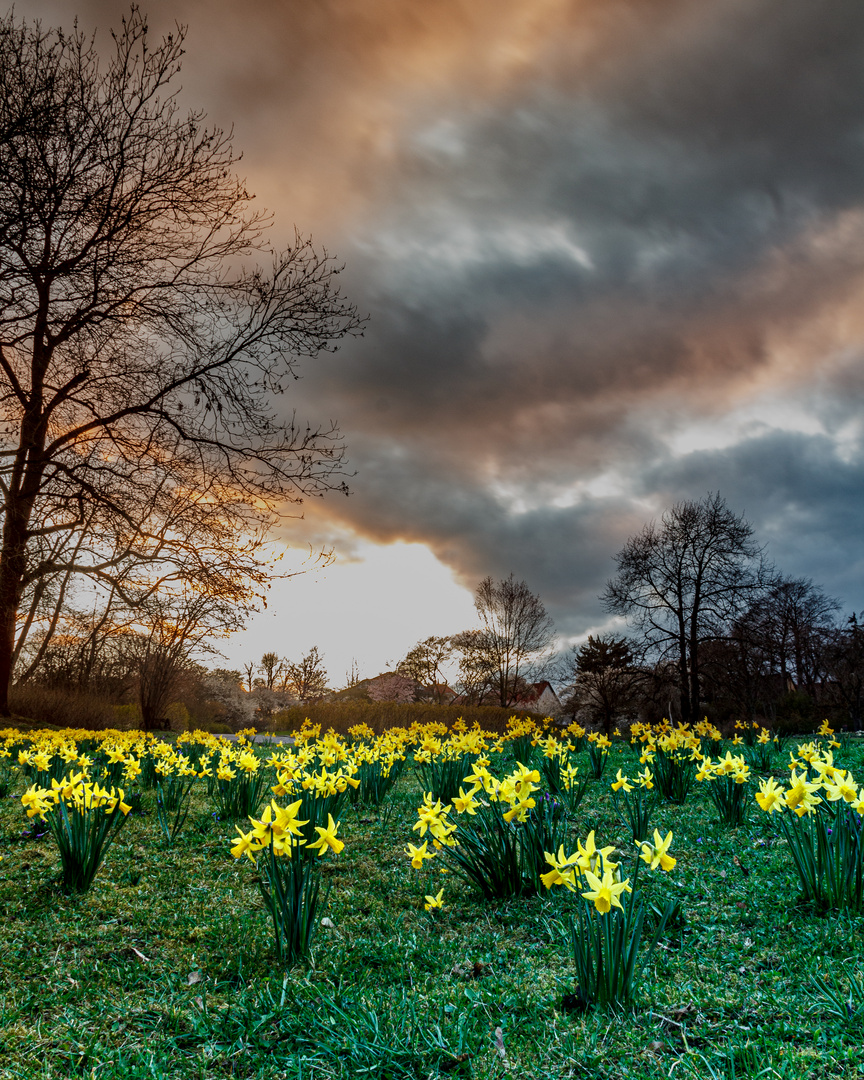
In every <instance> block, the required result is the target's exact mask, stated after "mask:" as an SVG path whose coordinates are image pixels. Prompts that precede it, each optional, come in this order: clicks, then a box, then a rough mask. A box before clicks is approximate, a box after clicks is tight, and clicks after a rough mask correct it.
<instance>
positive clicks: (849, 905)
mask: <svg viewBox="0 0 864 1080" xmlns="http://www.w3.org/2000/svg"><path fill="white" fill-rule="evenodd" d="M789 769H790V775H789V782H788V784H779V783H778V782H777V781H776V780H775V779H774V778H773V777H768V778H766V779H763V780H761V781H760V784H759V791H758V793H757V794H756V802H757V803H758V805H759V807H760V809H761V810H763V811H764V812H765V813H766V814H768V815H769V816H773V815H775V814H776V815H777V817H778V819H779V821H780V828H781V830H782V832H783V834H784V836H785V837H786V841H787V843H788V845H789V850H790V853H791V855H792V861H793V863H794V866H795V870H796V872H797V874H798V879H799V882H800V884H801V890H802V893H803V896H804V899H805V900H806V901H809V902H811V903H813V904H815V905H817V906H818V907H820V908H822V909H825V910H835V911H836V910H852V911H862V910H864V843H862V833H864V788H859V786H858V784H857V783H856V781H855V778H854V776H853V775H852V773H851V772H849V771H848V770H847V769H841V768H840V767H839V766H837V765H835V764H834V757H833V749H832V748H831V747H830V745H829V746H825V747H823V746H820V745H818V744H816V743H805V744H803V745H802V746H800V747H799V748H798V751H797V756H796V755H795V754H792V755H791V760H790V762H789Z"/></svg>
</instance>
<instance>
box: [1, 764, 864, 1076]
mask: <svg viewBox="0 0 864 1080" xmlns="http://www.w3.org/2000/svg"><path fill="white" fill-rule="evenodd" d="M724 749H725V747H724ZM636 757H637V754H635V753H634V751H633V750H631V749H630V748H629V747H627V746H626V745H624V744H615V746H614V747H613V750H612V751H611V754H610V761H609V763H608V766H607V772H606V775H605V777H604V779H603V780H601V781H592V782H591V786H590V787H589V790H588V793H587V795H586V796H585V798H584V800H583V802H582V803H581V805H580V807H579V809H578V811H577V812H576V814H575V818H574V820H573V821H572V823H571V825H570V828H571V834H572V837H573V841H574V843H575V839H576V838H577V837H582V838H584V837H585V836H586V834H587V833H588V831H589V830H591V829H595V830H596V835H597V842H598V844H600V843H604V844H614V845H616V846H617V847H618V848H619V850H621V851H625V850H628V851H629V850H632V841H631V840H630V838H629V834H628V833H627V831H626V829H625V828H623V827H622V824H621V822H620V821H619V819H618V817H617V815H616V813H615V809H614V806H613V803H612V800H611V797H610V786H609V782H610V780H611V779H613V778H614V775H615V771H616V769H617V768H618V767H619V766H621V765H623V766H624V768H625V771H627V769H628V768H632V767H633V766H634V764H635V761H636ZM862 759H864V748H862V747H860V746H859V745H858V744H856V743H850V742H844V743H843V745H842V746H841V747H840V748H839V749H837V750H835V762H836V763H837V764H840V765H842V766H844V767H847V768H850V769H851V770H852V771H853V772H855V773H857V774H858V775H861V773H862ZM409 760H410V755H409ZM577 760H580V758H579V757H578V756H577ZM581 760H584V755H583V758H582V759H581ZM776 774H777V776H778V777H784V778H785V777H786V776H788V770H787V769H786V768H785V763H784V760H783V759H782V758H779V759H778V760H777V763H776ZM24 787H25V782H24V780H23V778H20V777H19V778H18V780H17V782H16V786H15V787H13V789H12V793H11V794H10V795H9V797H7V798H6V799H4V800H3V802H2V805H0V844H2V847H0V853H2V855H3V861H2V862H0V913H2V918H0V976H2V985H0V1077H2V1078H11V1077H21V1078H24V1077H26V1078H30V1077H75V1076H82V1077H91V1076H92V1077H105V1078H109V1077H141V1078H144V1077H149V1078H152V1077H201V1078H205V1077H234V1076H236V1077H261V1078H270V1077H272V1078H277V1077H278V1078H280V1080H281V1078H290V1080H294V1078H296V1080H301V1078H304V1080H305V1078H309V1080H313V1078H321V1080H323V1078H330V1077H371V1078H403V1077H416V1078H425V1077H435V1076H450V1077H468V1076H473V1077H489V1078H492V1077H511V1076H512V1077H536V1078H553V1077H554V1078H558V1077H583V1076H584V1077H609V1078H613V1077H614V1078H618V1077H633V1078H636V1077H639V1078H643V1077H644V1078H649V1077H651V1078H654V1077H657V1078H660V1077H663V1078H665V1077H669V1076H673V1077H679V1078H688V1077H699V1078H703V1077H704V1078H711V1077H723V1078H726V1080H732V1078H743V1077H748V1078H756V1077H782V1078H785V1080H793V1078H794V1080H798V1078H801V1080H803V1078H817V1077H824V1078H829V1077H830V1078H837V1080H841V1078H843V1080H851V1078H853V1077H862V1076H864V1046H862V1036H861V1026H860V1023H861V1019H862V1016H864V1007H862V1006H864V985H862V984H864V961H862V956H864V917H862V916H860V915H849V914H839V915H838V914H828V915H822V914H820V913H818V912H816V911H814V910H811V909H809V908H808V907H807V906H805V905H803V904H801V903H800V902H799V901H798V884H797V878H796V876H795V873H794V869H793V866H792V863H791V860H790V858H789V853H788V851H787V849H786V841H785V840H784V839H783V837H782V834H781V833H780V832H779V830H778V829H777V827H776V821H775V820H774V818H773V817H769V816H768V815H767V814H764V813H762V812H761V811H760V810H759V809H758V808H757V807H756V806H755V804H754V806H753V808H752V809H751V811H750V813H749V817H748V820H747V822H746V823H745V824H744V825H742V826H740V827H738V828H728V827H721V826H720V825H719V824H718V823H717V821H716V812H715V810H714V808H713V805H712V804H711V803H710V802H709V800H708V798H707V794H706V792H705V790H704V786H703V785H699V784H696V785H695V786H694V789H693V791H692V793H691V795H690V796H689V798H688V800H687V801H686V803H685V804H684V805H683V806H673V805H664V806H661V807H659V809H658V810H657V811H656V812H655V815H654V819H653V821H652V827H653V825H655V824H656V825H657V826H658V827H659V828H660V830H661V832H662V833H664V834H665V833H666V832H667V831H668V830H670V829H671V830H672V831H673V833H674V843H673V847H672V853H673V854H674V855H675V857H676V858H677V860H678V862H677V866H676V867H675V869H674V871H672V872H671V873H669V874H664V875H662V876H659V875H658V876H656V877H654V876H650V877H649V876H646V877H645V879H644V886H645V890H646V895H647V896H648V898H649V899H651V897H652V892H653V893H655V894H656V898H657V900H658V901H659V900H660V898H661V897H662V898H663V899H666V898H669V897H675V898H678V899H680V901H681V906H682V911H683V920H682V921H679V922H678V923H677V924H676V925H674V926H673V927H672V928H671V929H670V930H669V931H668V932H667V933H666V934H665V936H664V937H663V939H662V940H661V942H660V945H659V947H658V948H657V950H656V952H655V953H654V956H653V958H652V961H651V963H650V964H649V966H648V967H647V969H646V972H645V977H644V980H643V983H642V988H641V992H640V995H639V998H638V1005H637V1006H636V1007H635V1008H634V1009H632V1010H629V1011H625V1012H612V1013H604V1012H601V1011H598V1010H594V1009H589V1010H588V1011H582V1009H581V1008H580V1003H579V999H578V994H577V987H576V985H575V982H574V974H573V967H572V963H571V961H570V959H569V955H568V948H567V942H566V939H565V936H564V927H565V926H566V923H567V920H568V912H569V911H571V910H572V909H573V905H574V902H575V899H576V898H575V897H574V896H572V895H571V894H570V893H568V892H566V890H550V891H549V892H546V893H544V894H543V895H537V896H533V897H529V898H527V899H526V898H519V899H514V900H509V901H484V900H483V899H481V898H480V897H479V896H478V895H477V894H475V893H472V891H471V890H470V889H469V888H468V887H467V886H465V885H464V884H462V883H460V881H459V880H458V879H457V878H456V877H455V875H454V874H453V873H447V874H442V873H441V871H440V865H439V864H440V860H433V861H432V862H431V864H426V868H424V870H423V871H422V872H421V871H414V870H412V869H411V866H410V863H409V860H408V859H407V858H406V856H405V854H404V849H405V847H406V844H407V843H408V842H410V841H412V840H416V837H417V834H416V833H412V825H413V823H414V822H415V820H416V809H417V806H418V805H419V802H420V799H421V797H422V793H421V789H420V786H419V784H418V782H417V779H416V777H415V775H414V772H413V770H412V768H411V766H410V764H409V765H408V766H407V767H406V769H405V772H404V774H403V776H402V778H401V780H400V781H399V784H398V786H397V788H396V789H395V790H394V791H393V792H392V793H391V794H390V795H389V796H388V798H387V800H386V801H385V803H384V804H383V806H382V807H381V809H380V810H369V809H365V808H363V807H359V808H358V809H354V808H349V809H347V810H346V811H345V812H343V815H342V821H341V825H340V830H339V835H340V837H342V838H343V839H344V841H345V848H344V850H343V851H342V852H341V854H340V855H338V856H332V857H329V858H327V859H326V860H324V861H322V868H323V870H324V874H325V879H326V883H327V885H328V886H329V887H330V893H329V898H328V900H327V904H326V907H325V909H323V911H322V912H320V914H321V915H323V916H324V917H325V925H323V926H321V927H320V929H319V931H318V934H317V937H316V939H315V945H314V949H313V955H312V958H311V961H310V962H309V963H308V964H305V965H300V966H297V967H295V968H293V969H292V970H290V971H288V972H287V973H286V972H283V971H282V970H280V968H279V964H278V962H277V960H276V957H275V953H274V946H273V938H272V930H271V927H270V925H269V923H268V920H267V916H266V913H265V911H264V908H263V906H262V903H261V899H260V894H259V891H258V887H257V885H256V882H255V876H256V870H255V867H254V866H253V865H252V864H251V863H250V862H249V861H248V860H245V859H243V860H239V861H238V860H235V859H234V858H232V856H231V854H230V845H231V842H232V841H233V840H234V839H235V837H236V834H235V832H234V829H233V826H230V825H228V824H226V823H224V822H220V821H218V820H214V816H213V806H212V805H211V803H210V802H209V801H208V799H207V795H206V791H205V790H204V788H203V786H201V787H200V788H197V787H196V789H195V791H194V793H193V807H192V810H191V813H190V815H189V818H188V820H187V822H186V825H185V827H184V829H183V831H182V833H181V834H180V836H179V838H178V839H177V840H176V841H175V843H174V845H173V846H172V847H170V848H167V849H166V847H165V846H164V844H163V843H162V842H161V838H160V834H159V831H158V828H157V823H156V815H155V795H154V793H153V792H152V791H144V792H143V794H142V798H141V803H140V811H139V812H134V811H133V814H132V815H130V818H129V820H128V821H127V822H126V825H125V827H124V828H123V829H122V830H121V831H120V833H119V834H118V839H117V841H116V843H115V844H114V846H113V847H112V848H111V849H110V851H109V852H108V854H107V856H106V858H105V862H104V864H103V865H102V867H101V869H100V870H99V873H98V875H97V877H96V879H95V883H94V885H93V886H92V888H91V890H90V891H89V892H87V893H85V894H83V895H81V896H77V895H66V894H65V893H64V892H63V891H61V889H60V887H59V883H58V873H59V860H58V857H57V851H56V847H55V845H54V842H53V840H52V837H51V835H50V833H49V834H45V835H41V836H40V835H39V834H40V833H41V832H42V829H43V827H42V826H39V824H38V818H34V819H33V820H28V819H27V818H26V817H25V816H24V814H23V809H22V806H21V802H20V795H21V793H22V791H23V790H24ZM628 858H629V856H628ZM429 866H431V869H428V867H429ZM442 887H443V888H444V903H445V906H444V908H443V909H441V910H440V911H435V912H428V913H427V912H426V911H424V909H423V908H424V899H423V898H424V895H425V894H429V893H436V892H437V891H438V889H440V888H442ZM820 976H822V977H823V978H826V979H827V980H828V983H829V985H830V983H831V980H832V979H834V980H836V985H837V988H838V992H837V993H835V995H834V997H835V999H836V1000H833V1001H832V996H831V995H830V994H829V993H828V992H826V990H825V983H821V984H820V983H818V982H817V979H818V978H819V977H820ZM856 977H857V980H858V982H857V983H856V982H855V979H856Z"/></svg>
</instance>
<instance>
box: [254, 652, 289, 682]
mask: <svg viewBox="0 0 864 1080" xmlns="http://www.w3.org/2000/svg"><path fill="white" fill-rule="evenodd" d="M284 668H285V661H284V660H280V659H279V655H278V654H277V653H275V652H265V653H264V655H263V656H262V657H261V663H260V664H259V665H258V670H259V671H260V672H261V674H262V675H263V676H264V678H263V679H262V680H261V681H262V683H263V685H264V687H265V688H266V689H267V690H275V689H276V682H277V681H278V679H279V676H280V675H281V674H282V672H283V670H284Z"/></svg>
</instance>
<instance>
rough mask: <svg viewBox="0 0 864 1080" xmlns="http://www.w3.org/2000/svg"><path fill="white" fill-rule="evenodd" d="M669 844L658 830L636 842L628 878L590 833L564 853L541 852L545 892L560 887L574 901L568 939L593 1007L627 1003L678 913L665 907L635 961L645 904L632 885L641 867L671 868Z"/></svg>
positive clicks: (613, 853) (671, 906) (671, 905)
mask: <svg viewBox="0 0 864 1080" xmlns="http://www.w3.org/2000/svg"><path fill="white" fill-rule="evenodd" d="M671 844H672V833H671V832H669V833H667V834H666V836H665V837H662V836H661V835H660V832H659V830H657V829H655V830H654V838H653V842H652V841H649V840H637V841H636V842H635V847H636V855H635V858H634V865H633V869H632V871H631V873H630V874H629V876H627V877H625V876H624V873H623V871H622V869H621V865H620V863H619V862H618V861H617V859H616V858H615V856H616V854H617V853H616V851H615V849H614V848H613V847H612V846H611V845H607V846H606V847H601V848H598V847H597V843H596V840H595V838H594V833H593V831H592V832H591V833H589V834H588V836H587V837H586V839H585V842H584V843H583V842H582V841H581V840H580V841H579V842H578V843H577V845H576V850H575V851H574V852H572V853H571V854H569V855H568V854H566V852H565V849H564V847H563V845H562V846H560V847H559V849H558V853H557V854H553V853H552V852H548V851H547V852H546V853H545V859H546V862H547V864H548V865H549V867H550V869H549V870H548V871H547V872H546V873H545V874H544V875H543V877H542V881H543V884H544V885H545V886H546V888H547V889H552V888H554V887H555V886H560V885H563V886H564V888H565V889H567V890H568V891H569V892H571V893H575V894H577V895H578V897H579V902H578V903H577V904H576V910H575V914H574V915H572V916H571V917H570V920H569V927H568V933H567V940H568V943H569V945H570V949H571V952H572V955H573V962H574V964H575V967H576V974H577V978H578V985H579V988H580V990H581V992H582V994H583V995H584V996H585V998H586V999H587V1000H588V1002H590V1003H591V1004H592V1005H598V1006H600V1007H601V1008H616V1007H619V1006H622V1005H629V1004H630V1003H631V1002H632V1000H633V997H634V995H635V993H636V990H637V988H638V984H639V978H640V976H641V973H642V970H643V969H644V966H645V964H646V962H647V960H648V958H649V957H650V955H651V952H652V951H653V949H654V948H655V946H656V945H657V942H658V941H659V939H660V937H661V936H662V934H663V933H664V932H665V930H666V927H667V926H668V925H669V923H670V921H671V920H672V918H673V917H674V916H675V913H676V912H677V910H678V904H677V902H676V901H669V902H668V903H667V904H666V906H665V908H664V910H663V912H662V913H661V916H660V920H659V922H658V924H657V926H656V928H655V930H654V934H653V936H652V937H651V939H650V940H649V942H648V947H647V949H646V950H644V951H643V955H642V957H641V960H640V958H639V953H640V949H641V947H642V944H643V942H642V934H643V929H644V901H643V899H642V896H641V893H640V891H639V889H638V886H637V880H638V876H639V868H640V866H642V865H643V864H644V865H645V866H647V867H648V868H649V869H650V870H658V869H659V870H662V871H664V872H668V871H670V870H672V869H673V868H674V867H675V862H676V860H675V859H674V858H673V857H672V856H671V855H670V854H669V848H670V846H671Z"/></svg>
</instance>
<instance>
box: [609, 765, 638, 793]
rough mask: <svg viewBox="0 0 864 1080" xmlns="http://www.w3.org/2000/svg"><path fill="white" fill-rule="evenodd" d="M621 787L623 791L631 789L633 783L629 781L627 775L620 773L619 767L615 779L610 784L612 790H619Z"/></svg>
mask: <svg viewBox="0 0 864 1080" xmlns="http://www.w3.org/2000/svg"><path fill="white" fill-rule="evenodd" d="M622 788H623V789H624V790H625V791H632V790H633V785H632V784H631V783H630V778H629V777H628V776H622V775H621V770H620V769H619V770H618V772H617V774H616V776H615V781H614V783H613V784H612V790H613V791H620V790H621V789H622Z"/></svg>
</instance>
